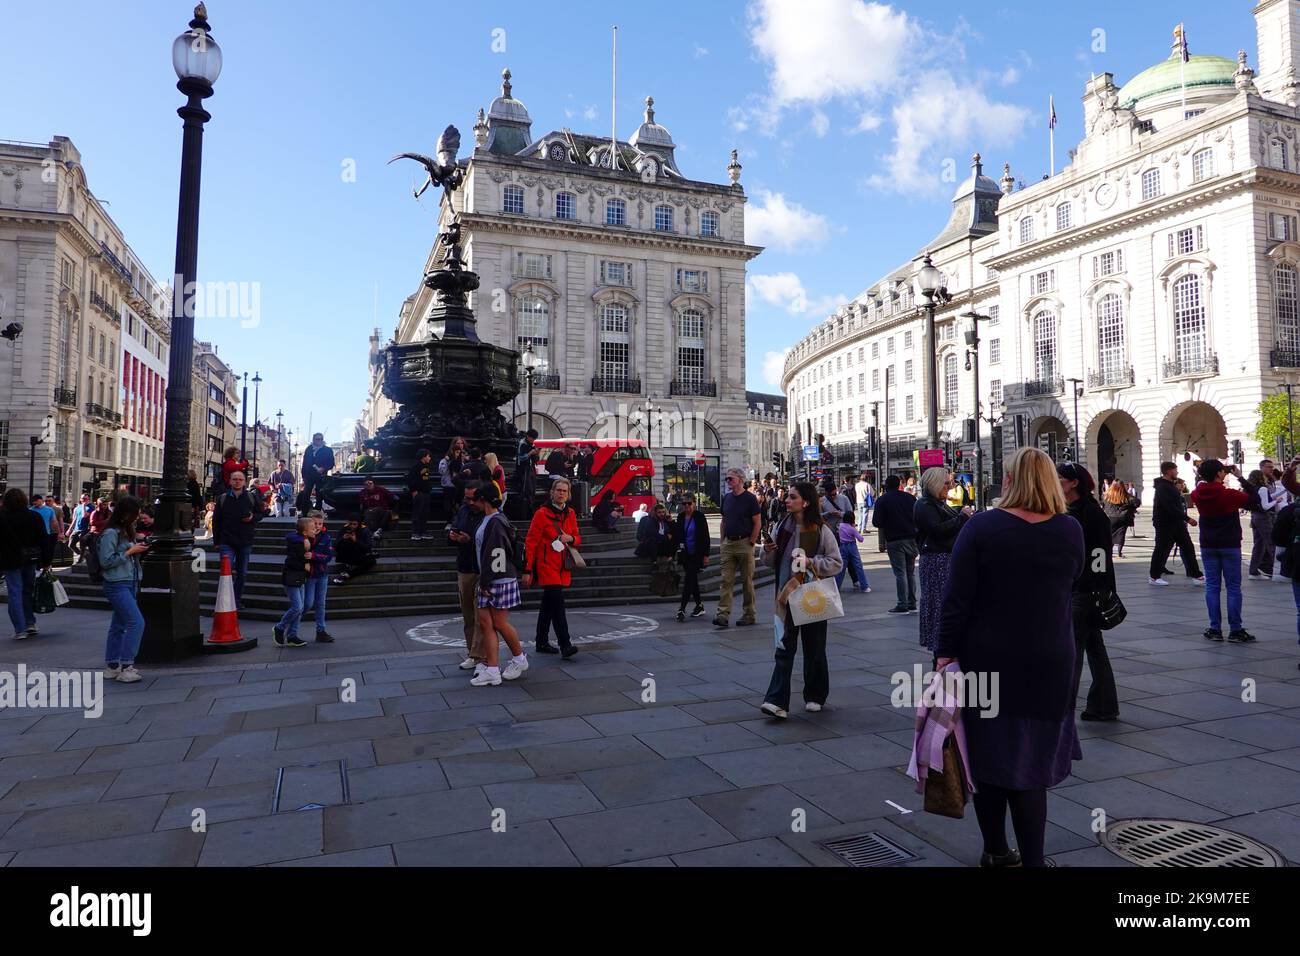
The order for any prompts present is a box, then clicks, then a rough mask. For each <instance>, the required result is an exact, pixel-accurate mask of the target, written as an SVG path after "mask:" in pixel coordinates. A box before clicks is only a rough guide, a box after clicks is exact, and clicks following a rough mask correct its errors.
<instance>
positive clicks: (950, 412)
mask: <svg viewBox="0 0 1300 956" xmlns="http://www.w3.org/2000/svg"><path fill="white" fill-rule="evenodd" d="M939 417H940V418H960V417H961V409H959V408H958V407H957V406H955V405H953V406H948V405H940V406H939Z"/></svg>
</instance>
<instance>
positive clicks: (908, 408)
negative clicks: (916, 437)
mask: <svg viewBox="0 0 1300 956" xmlns="http://www.w3.org/2000/svg"><path fill="white" fill-rule="evenodd" d="M915 417H916V401H915V399H913V398H912V396H911V395H909V396H907V399H906V400H905V401H904V402H903V420H904V421H908V422H910V421H911V420H912V419H913V418H915Z"/></svg>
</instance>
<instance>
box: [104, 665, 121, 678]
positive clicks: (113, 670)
mask: <svg viewBox="0 0 1300 956" xmlns="http://www.w3.org/2000/svg"><path fill="white" fill-rule="evenodd" d="M121 673H122V668H120V667H119V666H117V665H116V664H114V665H113V666H112V667H105V668H104V680H117V678H118V676H119V675H121Z"/></svg>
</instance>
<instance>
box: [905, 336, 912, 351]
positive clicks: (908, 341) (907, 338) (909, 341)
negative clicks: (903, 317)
mask: <svg viewBox="0 0 1300 956" xmlns="http://www.w3.org/2000/svg"><path fill="white" fill-rule="evenodd" d="M911 347H912V333H911V332H904V333H903V348H905V349H910V348H911Z"/></svg>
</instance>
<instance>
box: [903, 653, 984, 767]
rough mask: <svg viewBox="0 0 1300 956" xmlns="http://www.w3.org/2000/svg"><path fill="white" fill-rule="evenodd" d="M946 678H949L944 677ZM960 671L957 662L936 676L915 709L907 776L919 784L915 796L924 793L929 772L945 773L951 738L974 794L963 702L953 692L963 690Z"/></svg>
mask: <svg viewBox="0 0 1300 956" xmlns="http://www.w3.org/2000/svg"><path fill="white" fill-rule="evenodd" d="M945 675H948V676H947V677H945ZM963 683H964V682H963V676H962V672H961V667H960V666H959V665H958V664H957V663H956V662H955V661H954V662H953V663H951V664H948V665H947V666H946V667H944V668H943V669H942V670H941V671H939V672H938V673H937V674H935V675H934V678H933V679H932V680H931V681H930V685H929V687H927V688H926V691H925V694H924V695H923V696H922V698H921V700H920V701H919V702H918V703H917V707H916V739H915V740H914V741H913V742H912V759H911V761H910V762H909V763H908V765H907V775H908V776H909V777H911V778H912V779H913V780H915V781H916V792H917V793H921V792H923V791H924V790H925V778H926V777H927V776H928V775H929V772H930V768H931V767H936V768H938V769H939V770H940V771H942V770H943V742H944V741H945V740H947V739H948V735H949V734H952V735H953V736H954V739H955V740H956V741H957V756H958V757H959V758H960V759H961V768H962V775H963V777H964V778H965V781H966V789H967V790H969V791H970V792H971V793H974V792H975V780H974V778H973V777H972V776H971V772H970V758H969V757H968V756H967V755H966V731H965V728H963V727H962V723H961V701H960V700H959V699H958V696H957V694H956V693H955V692H954V691H955V690H956V688H959V687H962V686H963Z"/></svg>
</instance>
